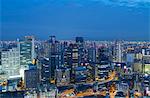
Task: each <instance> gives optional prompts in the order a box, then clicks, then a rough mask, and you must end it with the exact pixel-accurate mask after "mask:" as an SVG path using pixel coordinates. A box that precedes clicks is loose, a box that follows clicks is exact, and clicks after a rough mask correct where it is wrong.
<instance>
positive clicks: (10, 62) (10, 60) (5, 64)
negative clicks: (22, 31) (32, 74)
mask: <svg viewBox="0 0 150 98" xmlns="http://www.w3.org/2000/svg"><path fill="white" fill-rule="evenodd" d="M1 65H2V66H1V67H2V71H3V72H4V73H5V75H6V77H7V78H8V77H9V76H13V75H19V69H20V52H19V48H18V47H10V48H7V49H3V50H2V51H1Z"/></svg>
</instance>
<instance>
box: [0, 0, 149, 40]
mask: <svg viewBox="0 0 150 98" xmlns="http://www.w3.org/2000/svg"><path fill="white" fill-rule="evenodd" d="M0 9H1V10H0V11H1V15H0V18H1V20H0V23H1V24H0V25H1V31H0V34H1V39H3V40H9V39H10V40H15V39H16V38H18V37H19V38H20V37H22V36H25V35H35V36H37V38H40V39H47V38H48V35H56V36H57V37H58V39H73V38H74V37H75V36H83V37H85V38H86V39H90V40H115V39H123V40H149V39H150V19H149V17H150V10H149V9H150V0H1V8H0Z"/></svg>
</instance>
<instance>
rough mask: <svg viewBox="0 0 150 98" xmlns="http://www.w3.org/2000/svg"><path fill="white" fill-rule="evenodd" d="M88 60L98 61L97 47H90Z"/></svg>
mask: <svg viewBox="0 0 150 98" xmlns="http://www.w3.org/2000/svg"><path fill="white" fill-rule="evenodd" d="M88 61H89V63H96V48H95V47H91V48H89V49H88Z"/></svg>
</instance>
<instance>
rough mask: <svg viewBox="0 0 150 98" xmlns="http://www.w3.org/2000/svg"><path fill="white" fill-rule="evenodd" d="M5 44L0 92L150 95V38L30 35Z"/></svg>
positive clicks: (62, 97) (1, 50) (0, 54)
mask: <svg viewBox="0 0 150 98" xmlns="http://www.w3.org/2000/svg"><path fill="white" fill-rule="evenodd" d="M0 43H1V47H0V69H1V70H0V83H1V84H0V92H1V94H0V96H7V95H6V94H7V93H8V95H10V94H11V95H13V96H16V97H14V98H17V96H24V97H29V96H30V97H31V96H32V97H39V96H43V97H44V96H45V97H46V96H47V97H48V98H55V97H56V98H57V97H60V98H66V97H69V96H70V97H71V96H72V97H73V96H74V97H84V96H97V97H98V96H113V94H115V95H114V96H130V97H131V96H150V42H144V41H143V42H141V41H88V40H85V39H84V38H83V37H76V38H75V40H72V41H67V40H66V41H64V40H58V39H57V38H56V36H50V37H49V39H48V40H46V41H39V40H38V39H35V38H34V37H33V36H26V37H25V39H24V40H17V41H1V42H0ZM112 91H114V92H112ZM16 92H17V93H16ZM19 92H21V93H19ZM42 92H43V93H42ZM89 92H90V93H89ZM22 93H24V94H23V95H22ZM43 94H44V95H43ZM43 97H41V98H43ZM2 98H5V97H2ZM18 98H23V97H18ZM98 98H99V97H98Z"/></svg>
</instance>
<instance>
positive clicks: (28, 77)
mask: <svg viewBox="0 0 150 98" xmlns="http://www.w3.org/2000/svg"><path fill="white" fill-rule="evenodd" d="M39 76H40V71H39V69H37V65H33V64H29V69H28V70H25V71H24V81H25V88H37V87H38V84H39V83H40V77H39Z"/></svg>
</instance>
